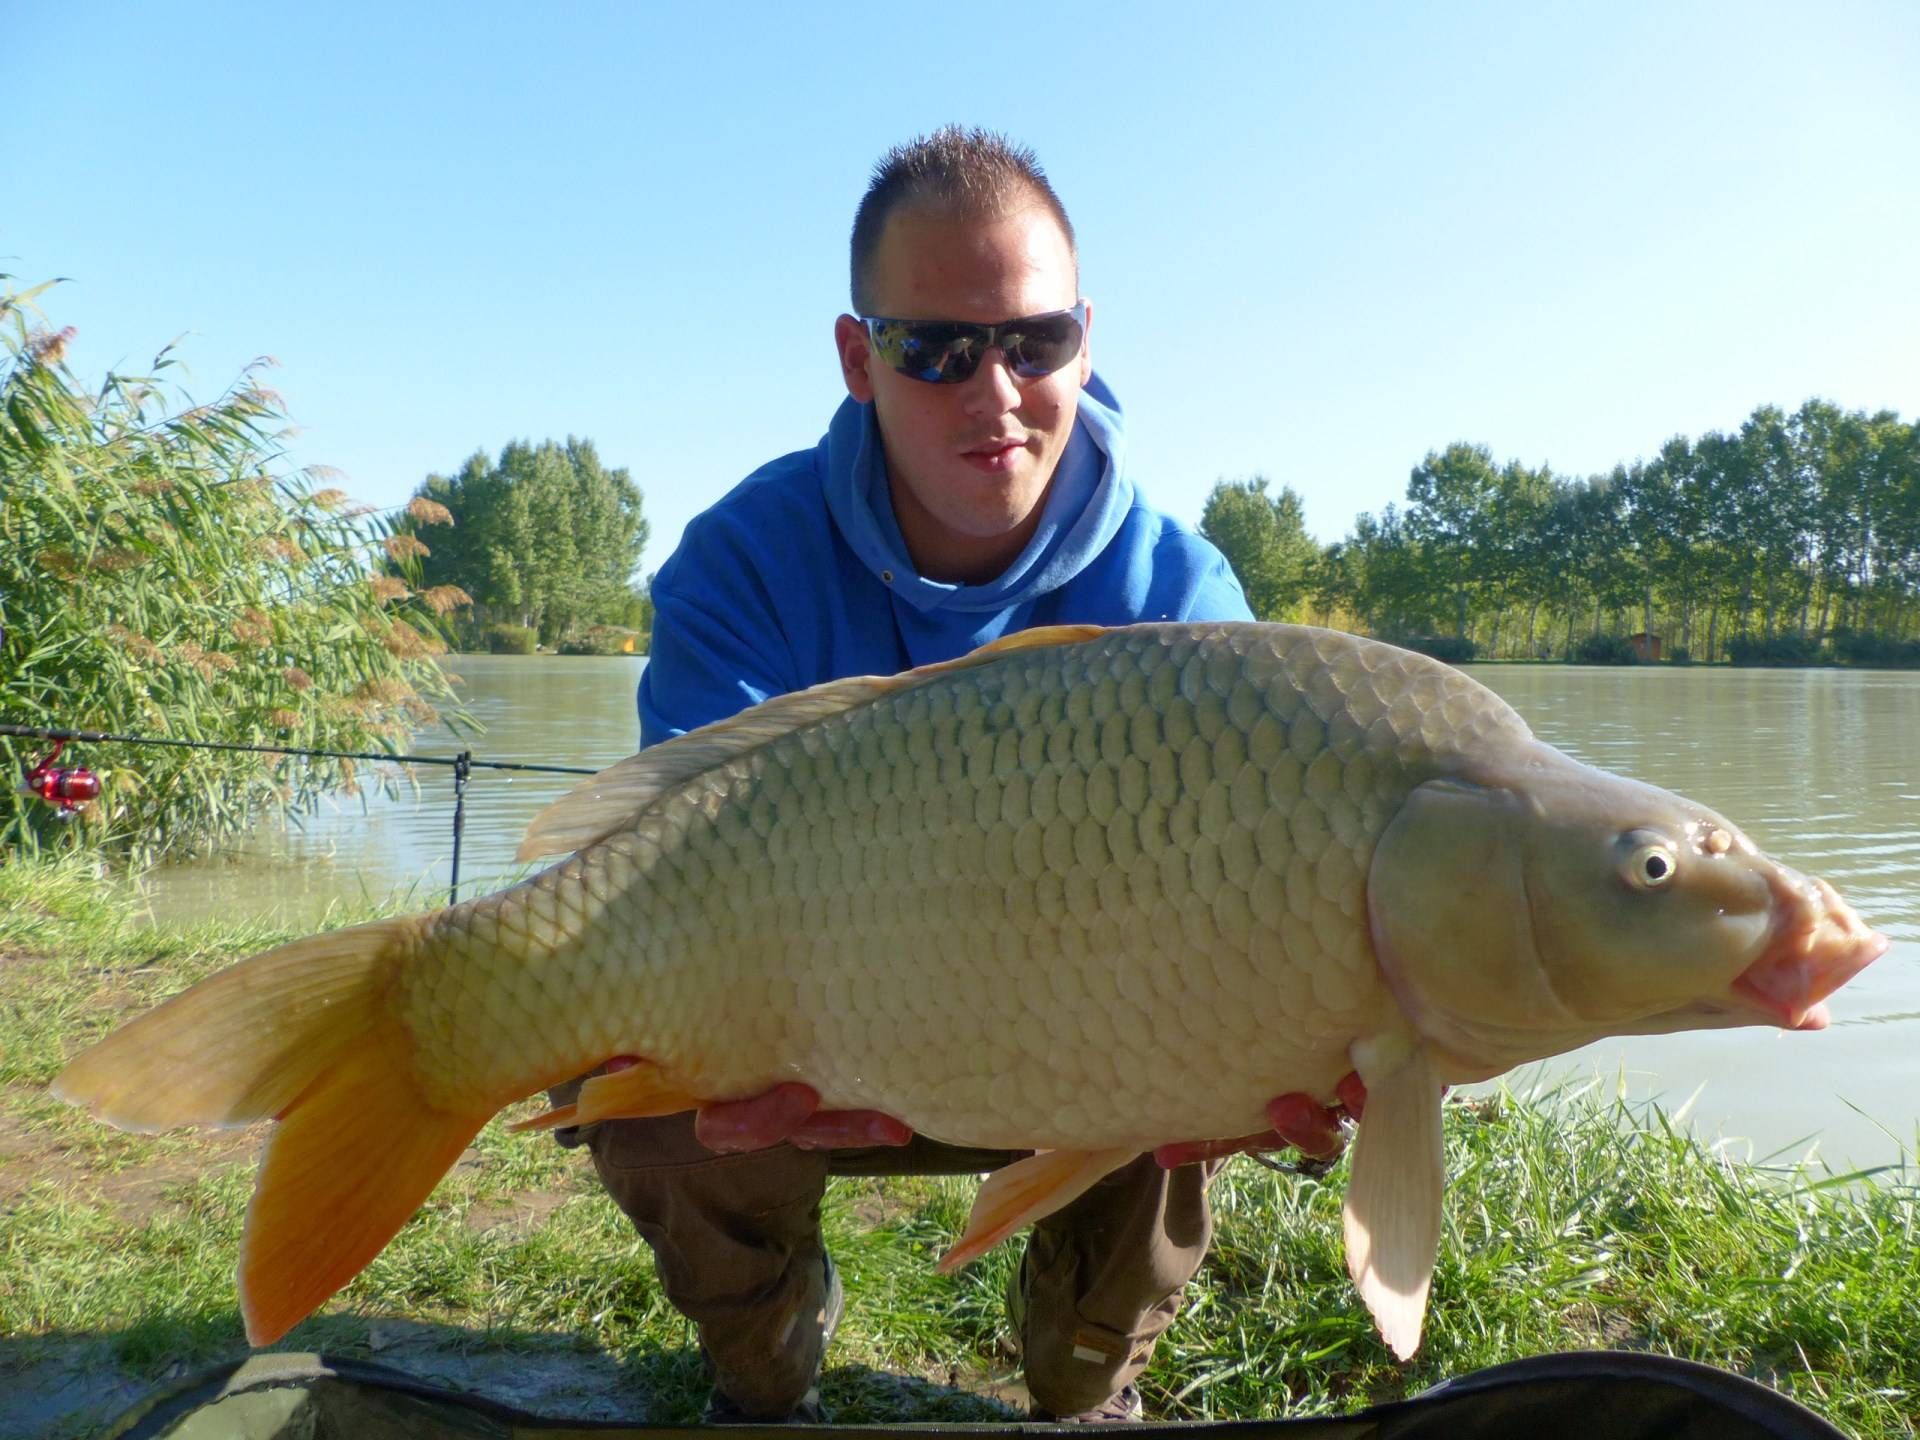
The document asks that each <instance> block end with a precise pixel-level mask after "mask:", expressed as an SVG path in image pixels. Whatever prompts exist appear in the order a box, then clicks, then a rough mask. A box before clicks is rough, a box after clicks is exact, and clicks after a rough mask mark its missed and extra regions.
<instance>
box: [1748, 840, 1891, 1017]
mask: <svg viewBox="0 0 1920 1440" xmlns="http://www.w3.org/2000/svg"><path fill="white" fill-rule="evenodd" d="M1769 884H1770V885H1771V886H1772V889H1773V901H1774V904H1773V914H1774V921H1773V933H1772V936H1771V937H1770V938H1769V940H1768V942H1767V948H1766V949H1765V950H1763V951H1762V952H1761V954H1760V958H1759V959H1757V960H1755V961H1754V962H1753V964H1751V965H1749V966H1748V967H1747V968H1746V969H1745V970H1744V971H1742V972H1741V974H1740V977H1739V978H1738V979H1737V980H1735V981H1734V982H1733V991H1734V994H1735V996H1737V997H1738V998H1739V999H1740V1000H1742V1001H1744V1002H1746V1004H1747V1006H1750V1007H1755V1008H1758V1009H1759V1010H1760V1011H1761V1013H1762V1014H1763V1015H1764V1016H1765V1017H1766V1020H1767V1022H1768V1023H1770V1024H1774V1025H1778V1026H1780V1027H1781V1028H1783V1029H1786V1030H1824V1029H1826V1028H1827V1026H1828V1025H1830V1024H1831V1023H1832V1021H1833V1015H1832V1012H1831V1011H1829V1010H1828V1009H1827V1007H1826V1005H1825V1004H1824V1003H1823V1002H1824V1001H1825V1000H1826V998H1827V996H1829V995H1831V994H1832V993H1833V992H1834V991H1836V990H1838V989H1839V988H1840V987H1841V986H1842V985H1844V984H1846V983H1847V982H1848V981H1849V980H1851V979H1852V978H1853V977H1854V976H1856V975H1858V974H1859V973H1860V972H1861V971H1862V970H1864V969H1866V968H1867V966H1869V965H1871V964H1872V963H1873V962H1874V961H1876V960H1878V959H1879V958H1880V957H1881V956H1882V955H1884V954H1886V953H1887V950H1888V949H1889V947H1891V946H1892V944H1893V941H1892V940H1890V939H1889V938H1888V937H1887V936H1885V935H1882V934H1879V933H1878V932H1877V931H1874V930H1872V929H1869V928H1868V926H1867V925H1866V923H1865V922H1864V921H1862V920H1861V918H1860V917H1859V916H1858V915H1856V914H1855V913H1854V912H1853V907H1852V906H1850V905H1848V904H1847V902H1846V901H1844V900H1842V899H1841V898H1840V896H1839V894H1838V892H1836V891H1835V890H1834V888H1833V886H1831V885H1829V884H1828V883H1827V882H1826V881H1825V880H1818V879H1815V880H1808V879H1806V878H1805V877H1804V876H1800V875H1796V874H1794V873H1793V872H1792V871H1791V870H1782V871H1781V872H1780V873H1778V874H1776V875H1773V876H1770V877H1769Z"/></svg>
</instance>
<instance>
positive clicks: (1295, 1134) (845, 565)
mask: <svg viewBox="0 0 1920 1440" xmlns="http://www.w3.org/2000/svg"><path fill="white" fill-rule="evenodd" d="M852 249H853V264H852V270H853V303H854V309H855V310H856V312H858V313H857V314H855V315H842V316H841V317H840V318H839V319H838V320H837V321H836V322H835V325H834V340H835V344H836V346H837V347H838V350H839V357H840V369H841V374H842V377H843V378H844V380H845V382H846V387H847V392H848V396H849V398H848V399H847V400H846V401H845V402H844V403H843V404H842V405H841V407H840V410H839V412H838V413H837V414H836V415H835V416H834V418H833V422H832V424H831V425H830V427H829V428H828V431H827V434H826V436H825V438H823V439H822V440H821V442H820V443H819V445H818V446H816V447H815V448H814V449H812V450H807V451H800V452H798V453H795V454H792V455H788V456H785V457H783V458H781V459H779V460H775V461H774V462H772V463H771V464H769V465H767V466H765V467H763V468H762V469H760V470H758V471H756V472H755V473H754V474H753V475H751V476H749V477H748V478H747V479H746V480H745V481H744V482H743V483H742V484H741V485H740V486H739V487H737V488H736V489H735V490H734V491H733V492H732V493H731V494H729V495H728V496H727V497H726V498H725V499H723V500H721V501H720V502H719V503H718V504H716V505H715V506H714V507H713V508H712V509H710V510H708V511H707V512H706V513H704V514H703V515H701V516H699V517H698V518H697V519H696V520H695V521H694V522H693V523H692V524H691V525H690V526H689V527H688V528H687V531H686V534H685V537H684V538H683V539H682V541H681V544H680V547H679V549H678V550H676V551H675V552H674V554H673V556H672V558H671V559H669V560H668V561H667V563H666V565H665V566H664V567H663V568H662V569H661V571H660V573H659V575H658V576H657V577H656V578H655V581H654V585H653V599H654V605H655V618H654V627H653V639H652V648H651V651H650V654H649V660H648V664H647V668H646V671H645V672H644V675H643V677H642V679H641V684H640V697H639V700H640V718H641V740H642V744H653V743H655V742H656V741H659V740H663V739H666V738H668V737H670V736H673V735H677V734H680V733H682V732H684V731H687V730H690V729H694V728H696V727H698V726H700V725H703V724H706V723H708V722H709V721H713V720H717V719H721V718H723V717H725V716H727V715H731V714H733V713H735V712H737V711H739V710H741V709H744V708H745V707H747V706H749V705H753V704H756V703H758V702H759V701H761V700H763V699H765V698H767V697H768V696H770V695H775V694H781V693H784V692H787V691H792V690H797V689H801V688H804V687H806V686H808V685H814V684H818V683H820V682H822V681H826V680H831V679H835V678H838V677H841V676H846V675H855V674H891V673H893V672H896V671H899V670H903V669H906V668H909V667H911V666H916V665H924V664H929V663H932V662H935V661H940V660H949V659H952V658H954V657H955V656H958V655H963V654H965V653H967V652H968V651H970V650H972V649H974V648H975V647H977V646H979V645H982V644H985V643H986V642H988V641H990V640H993V639H995V638H997V637H999V636H1001V635H1004V634H1007V633H1010V632H1012V631H1015V630H1020V629H1024V628H1026V627H1028V626H1032V625H1043V624H1056V623H1071V622H1092V623H1099V624H1108V625H1117V624H1126V623H1130V622H1133V621H1138V620H1148V619H1153V620H1160V619H1168V620H1189V619H1192V620H1247V619H1251V618H1252V617H1251V615H1250V614H1249V612H1248V610H1247V604H1246V600H1245V597H1244V596H1243V595H1242V593H1241V590H1240V586H1239V584H1238V582H1237V581H1236V580H1235V579H1234V576H1233V573H1232V571H1231V569H1230V568H1229V567H1228V565H1227V564H1226V562H1225V560H1224V559H1223V558H1222V557H1221V556H1220V554H1219V553H1218V552H1217V551H1216V550H1214V549H1213V547H1212V546H1210V545H1208V544H1207V543H1206V542H1205V541H1203V540H1201V539H1200V538H1198V537H1197V536H1195V535H1194V534H1193V533H1192V532H1191V531H1189V530H1187V529H1185V528H1184V527H1182V526H1181V525H1179V524H1178V523H1176V522H1175V521H1173V520H1171V519H1169V518H1168V517H1166V516H1164V515H1161V514H1159V513H1157V512H1155V511H1154V510H1152V509H1150V508H1149V507H1148V506H1147V504H1146V502H1145V501H1144V500H1143V499H1142V498H1141V496H1140V494H1139V492H1138V491H1137V490H1136V489H1135V488H1134V486H1133V485H1132V483H1131V481H1130V480H1129V478H1128V476H1127V473H1126V470H1125V466H1124V445H1123V433H1122V426H1121V420H1120V414H1119V408H1118V405H1117V404H1116V402H1115V401H1114V398H1113V395H1112V393H1111V392H1110V391H1108V390H1107V389H1106V387H1105V386H1104V385H1103V384H1101V382H1100V381H1099V380H1098V379H1097V378H1096V377H1095V376H1094V374H1093V370H1092V359H1091V351H1090V350H1089V348H1088V344H1087V336H1088V333H1089V331H1090V328H1091V324H1092V318H1093V310H1092V306H1091V305H1089V304H1087V303H1086V302H1085V301H1084V300H1083V299H1082V298H1081V296H1080V293H1079V271H1078V260H1077V255H1076V252H1075V248H1074V238H1073V229H1072V226H1071V224H1070V223H1069V222H1068V220H1067V215H1066V212H1065V210H1064V209H1063V208H1062V206H1061V204H1060V201H1059V199H1058V197H1057V196H1056V195H1055V194H1054V192H1053V189H1052V187H1051V186H1050V185H1049V184H1048V182H1047V180H1046V177H1045V176H1044V174H1043V173H1042V172H1041V170H1040V168H1039V166H1038V165H1037V164H1036V163H1035V161H1034V158H1033V155H1032V153H1031V152H1030V151H1026V150H1022V149H1016V148H1014V147H1012V146H1010V145H1009V144H1007V143H1006V142H1005V141H1004V140H1002V139H1000V138H998V137H995V136H992V135H989V134H985V133H983V132H980V131H971V132H968V131H962V130H959V129H954V128H950V129H945V130H941V131H939V132H937V133H936V134H934V135H932V136H930V137H928V138H926V139H924V140H920V141H916V142H914V143H913V144H910V145H906V146H903V147H900V148H898V149H896V150H894V151H893V152H891V153H890V154H888V155H887V156H886V157H885V159H884V160H883V161H882V162H881V164H880V165H879V167H878V168H877V169H876V171H875V174H874V178H873V182H872V184H871V186H870V187H869V189H868V191H867V194H866V197H865V199H864V200H863V201H862V202H861V205H860V208H859V211H858V214H857V215H856V218H855V221H854V229H853V246H852ZM613 1063H614V1064H615V1065H619V1064H621V1063H625V1062H624V1057H623V1059H622V1060H620V1061H615V1062H613ZM557 1098H558V1097H557ZM817 1104H818V1096H817V1095H816V1094H815V1093H814V1092H813V1091H812V1090H811V1089H809V1088H808V1087H807V1086H804V1085H783V1086H781V1087H779V1088H778V1089H777V1090H775V1091H773V1092H771V1093H770V1094H768V1095H765V1096H760V1097H755V1098H752V1099H748V1100H744V1101H739V1102H732V1103H728V1104H721V1105H713V1106H709V1107H707V1108H706V1109H705V1110H703V1111H702V1112H701V1113H700V1115H699V1117H698V1118H697V1119H695V1118H692V1117H688V1116H676V1117H669V1118H667V1119H662V1120H637V1121H617V1122H610V1123H606V1124H603V1125H600V1126H597V1127H592V1128H591V1129H590V1130H588V1131H587V1132H585V1134H584V1137H583V1136H582V1135H581V1134H580V1133H579V1132H576V1133H574V1134H572V1135H564V1134H563V1140H564V1141H565V1142H566V1143H580V1140H581V1138H584V1139H585V1140H586V1142H587V1143H588V1144H589V1145H590V1146H591V1148H592V1152H593V1159H594V1164H595V1167H596V1168H597V1170H598V1171H599V1173H600V1176H601V1178H602V1179H603V1180H604V1181H605V1182H606V1185H607V1188H608V1189H609V1191H610V1192H611V1193H612V1194H613V1196H614V1199H615V1200H616V1201H617V1202H618V1203H619V1204H620V1206H621V1208H622V1209H624V1210H625V1211H626V1212H627V1214H628V1215H629V1216H630V1217H631V1218H632V1220H633V1222H634V1224H635V1226H636V1227H637V1228H638V1229H639V1231H640V1233H641V1234H642V1236H644V1237H645V1239H646V1240H647V1243H648V1244H649V1245H650V1246H651V1247H652V1248H653V1251H654V1255H655V1259H656V1262H657V1265H658V1269H659V1274H660V1277H661V1280H662V1283H663V1285H664V1286H665V1288H666V1291H667V1295H668V1297H669V1298H670V1299H671V1300H672V1301H673V1303H674V1305H675V1306H676V1307H677V1308H678V1309H679V1310H680V1311H681V1312H682V1313H684V1314H686V1315H687V1316H688V1317H690V1318H691V1319H693V1320H694V1321H695V1322H696V1323H697V1324H698V1325H699V1327H700V1339H701V1346H702V1349H703V1350H704V1352H705V1354H706V1356H707V1359H708V1362H709V1364H710V1365H711V1368H712V1370H713V1375H714V1398H713V1401H712V1403H711V1404H710V1407H709V1412H708V1418H709V1420H710V1421H724V1420H769V1419H784V1418H806V1419H814V1418H818V1409H817V1399H816V1397H815V1396H814V1393H813V1391H812V1388H811V1387H812V1386H813V1382H814V1379H815V1377H816V1375H817V1374H818V1371H819V1367H820V1359H821V1352H822V1350H823V1349H824V1347H825V1344H826V1340H827V1338H828V1336H829V1335H830V1333H831V1331H832V1328H833V1325H834V1322H835V1321H836V1320H837V1318H838V1314H839V1308H840V1290H839V1282H838V1279H837V1277H836V1276H835V1274H834V1271H833V1267H832V1263H831V1261H830V1260H829V1259H828V1258H827V1257H826V1254H825V1252H824V1250H823V1248H822V1246H821V1242H820V1225H819V1206H820V1198H821V1195H822V1193H823V1191H824V1189H825V1185H826V1180H827V1177H828V1176H829V1175H830V1174H960V1173H971V1172H977V1171H981V1170H987V1169H991V1168H994V1167H996V1166H998V1165H1001V1164H1005V1163H1007V1162H1009V1161H1010V1160H1012V1159H1014V1158H1017V1157H1016V1156H1015V1155H1014V1154H1011V1153H1004V1152H983V1151H977V1150H963V1149H958V1148H956V1147H952V1146H947V1145H942V1144H938V1143H936V1142H934V1141H931V1140H928V1139H926V1138H924V1137H919V1136H914V1135H913V1134H912V1133H911V1132H910V1131H908V1130H907V1128H906V1127H905V1126H904V1125H902V1124H901V1123H900V1122H899V1121H897V1120H895V1119H892V1118H891V1117H888V1116H884V1115H876V1114H873V1113H871V1112H857V1111H852V1112H842V1113H838V1114H833V1113H826V1112H818V1111H817V1110H816V1108H815V1107H816V1106H817ZM1270 1115H1271V1118H1273V1120H1274V1122H1275V1124H1276V1127H1277V1130H1278V1131H1279V1132H1280V1133H1277V1134H1276V1133H1264V1134H1262V1135H1260V1136H1258V1137H1247V1138H1246V1139H1245V1140H1242V1141H1225V1142H1212V1143H1209V1144H1204V1145H1190V1146H1168V1147H1164V1148H1163V1150H1162V1152H1160V1153H1159V1154H1158V1155H1157V1156H1144V1157H1142V1158H1141V1159H1140V1160H1139V1161H1136V1162H1135V1163H1134V1164H1133V1165H1131V1166H1128V1167H1126V1168H1125V1169H1123V1170H1121V1171H1119V1172H1117V1173H1116V1174H1115V1175H1114V1176H1112V1177H1110V1178H1109V1179H1108V1180H1107V1181H1105V1182H1103V1183H1102V1184H1100V1185H1098V1186H1096V1187H1094V1189H1093V1190H1091V1191H1089V1192H1088V1193H1087V1194H1086V1195H1084V1196H1082V1197H1081V1199H1079V1200H1078V1201H1076V1202H1075V1203H1074V1204H1072V1205H1071V1206H1069V1207H1067V1208H1066V1209H1065V1210H1063V1211H1061V1212H1060V1213H1058V1214H1056V1215H1054V1216H1051V1217H1049V1218H1048V1219H1046V1220H1044V1221H1042V1222H1041V1223H1040V1224H1039V1225H1037V1226H1036V1227H1035V1229H1034V1235H1033V1238H1032V1241H1031V1244H1030V1245H1029V1248H1028V1251H1027V1255H1026V1258H1025V1261H1024V1262H1023V1264H1022V1267H1021V1270H1020V1274H1019V1276H1018V1284H1017V1287H1016V1293H1015V1294H1013V1295H1011V1296H1010V1297H1009V1298H1010V1301H1011V1302H1012V1304H1013V1308H1014V1311H1015V1317H1016V1327H1017V1328H1018V1330H1019V1332H1020V1339H1021V1343H1022V1345H1023V1347H1024V1358H1025V1363H1026V1370H1027V1380H1028V1388H1029V1391H1030V1393H1031V1395H1032V1397H1033V1402H1034V1407H1035V1413H1036V1415H1039V1416H1042V1417H1045V1418H1050V1419H1051V1418H1063V1419H1127V1418H1137V1416H1138V1415H1139V1413H1140V1405H1139V1395H1138V1391H1137V1390H1136V1389H1135V1388H1134V1385H1133V1381H1134V1379H1135V1377H1136V1376H1138V1374H1139V1373H1140V1371H1141V1370H1142V1369H1144V1368H1145V1366H1146V1363H1147V1360H1148V1358H1149V1357H1150V1355H1151V1354H1152V1350H1153V1345H1154V1341H1155V1339H1156V1338H1157V1337H1158V1335H1159V1334H1160V1332H1161V1331H1162V1330H1163V1329H1165V1327H1166V1325H1167V1324H1168V1322H1169V1321H1170V1320H1171V1319H1172V1318H1173V1314H1174V1311H1175V1309H1176V1308H1177V1305H1178V1295H1179V1292H1180V1290H1181V1289H1182V1287H1183V1286H1184V1285H1185V1284H1186V1282H1187V1281H1188V1279H1190V1278H1191V1276H1192V1275H1193V1273H1194V1271H1195V1270H1196V1269H1197V1268H1198V1266H1199V1264H1200V1261H1201V1259H1202V1257H1203V1256H1204V1255H1205V1253H1206V1247H1207V1242H1208V1239H1209V1237H1210V1234H1211V1218H1210V1216H1209V1214H1208V1210H1207V1202H1206V1196H1205V1187H1206V1182H1207V1180H1208V1179H1209V1178H1210V1176H1211V1174H1212V1171H1213V1168H1214V1163H1217V1161H1216V1160H1215V1157H1217V1156H1219V1155H1222V1154H1225V1153H1228V1152H1229V1151H1231V1150H1233V1149H1238V1148H1251V1147H1252V1146H1253V1145H1255V1144H1259V1145H1277V1144H1283V1143H1288V1142H1296V1143H1299V1144H1301V1146H1302V1148H1306V1149H1311V1150H1313V1151H1315V1152H1326V1151H1329V1150H1333V1149H1337V1146H1338V1143H1339V1141H1338V1136H1339V1131H1338V1120H1337V1116H1336V1115H1335V1113H1334V1112H1332V1111H1329V1110H1326V1109H1323V1108H1322V1107H1320V1106H1318V1105H1315V1104H1314V1103H1313V1102H1312V1101H1310V1100H1308V1099H1306V1098H1305V1097H1300V1096H1289V1097H1283V1098H1282V1099H1281V1100H1277V1101H1276V1102H1275V1103H1274V1106H1273V1107H1270ZM1194 1161H1209V1162H1214V1163H1207V1164H1201V1163H1191V1162H1194Z"/></svg>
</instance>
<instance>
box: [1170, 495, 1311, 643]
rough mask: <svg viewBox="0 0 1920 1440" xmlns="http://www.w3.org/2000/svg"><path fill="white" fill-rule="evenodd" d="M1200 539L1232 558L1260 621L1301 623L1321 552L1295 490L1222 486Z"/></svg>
mask: <svg viewBox="0 0 1920 1440" xmlns="http://www.w3.org/2000/svg"><path fill="white" fill-rule="evenodd" d="M1200 533H1201V534H1202V535H1204V536H1205V537H1206V538H1207V539H1208V540H1209V541H1211V542H1212V543H1213V544H1214V546H1215V547H1217V548H1218V549H1219V551H1220V553H1221V554H1223V555H1225V556H1226V557H1227V563H1228V564H1229V565H1231V566H1232V567H1233V573H1234V574H1235V575H1236V576H1238V577H1239V579H1240V588H1241V589H1243V590H1245V591H1246V592H1247V604H1248V606H1249V607H1250V608H1251V609H1252V610H1253V613H1254V617H1255V618H1256V619H1259V620H1297V619H1299V618H1300V610H1301V608H1302V606H1303V604H1304V602H1305V601H1306V600H1307V598H1308V596H1309V593H1310V592H1311V590H1312V588H1313V584H1314V576H1315V566H1316V565H1317V564H1318V563H1319V560H1320V546H1319V543H1318V542H1317V541H1315V540H1314V538H1313V537H1312V536H1311V535H1309V534H1308V533H1307V527H1306V519H1305V514H1304V511H1303V510H1302V508H1301V503H1300V497H1299V496H1298V495H1297V494H1295V493H1294V490H1293V487H1292V486H1290V485H1289V486H1282V487H1281V489H1280V493H1279V494H1278V495H1271V496H1270V495H1268V494H1267V480H1266V477H1265V476H1262V475H1255V476H1252V477H1250V478H1248V479H1245V480H1222V481H1220V482H1219V483H1218V484H1216V485H1215V486H1214V487H1213V492H1212V493H1211V494H1210V495H1208V496H1207V504H1206V508H1205V509H1204V510H1203V511H1202V512H1201V516H1200Z"/></svg>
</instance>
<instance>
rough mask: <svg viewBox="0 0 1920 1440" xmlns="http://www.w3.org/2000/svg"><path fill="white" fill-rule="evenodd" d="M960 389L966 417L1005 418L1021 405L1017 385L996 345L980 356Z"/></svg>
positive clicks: (1010, 368) (1004, 357) (1003, 354)
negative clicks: (969, 376)
mask: <svg viewBox="0 0 1920 1440" xmlns="http://www.w3.org/2000/svg"><path fill="white" fill-rule="evenodd" d="M960 388H961V389H962V390H963V391H965V392H966V394H965V402H964V403H965V405H966V410H967V413H968V414H969V415H1004V414H1006V413H1007V411H1009V410H1011V409H1013V408H1014V407H1015V406H1016V405H1018V404H1019V403H1020V382H1019V381H1018V380H1016V379H1015V378H1014V375H1013V369H1012V367H1011V366H1009V365H1008V364H1007V352H1006V351H1004V350H1002V349H1001V348H1000V347H999V346H998V345H995V346H993V347H992V348H991V349H990V350H988V351H987V353H986V354H984V355H982V356H981V357H980V368H979V369H978V370H976V371H974V372H973V375H972V378H970V379H969V380H968V381H967V383H966V384H964V385H962V386H961V387H960Z"/></svg>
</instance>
